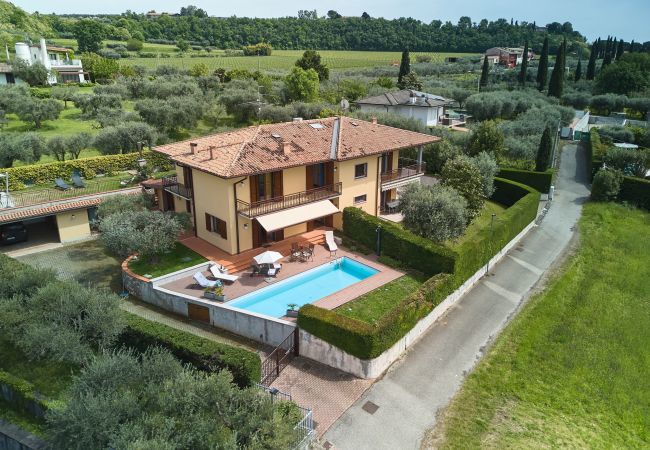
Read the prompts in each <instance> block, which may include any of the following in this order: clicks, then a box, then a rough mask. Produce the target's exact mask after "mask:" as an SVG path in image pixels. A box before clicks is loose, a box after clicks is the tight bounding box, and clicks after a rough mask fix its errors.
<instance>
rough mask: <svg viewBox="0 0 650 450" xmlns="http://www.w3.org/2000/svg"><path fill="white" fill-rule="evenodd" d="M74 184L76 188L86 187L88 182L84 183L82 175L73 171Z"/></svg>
mask: <svg viewBox="0 0 650 450" xmlns="http://www.w3.org/2000/svg"><path fill="white" fill-rule="evenodd" d="M72 185H73V186H74V187H76V188H85V187H86V184H85V183H84V180H82V179H81V175H79V174H78V173H73V174H72Z"/></svg>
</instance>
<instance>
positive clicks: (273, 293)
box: [228, 257, 378, 317]
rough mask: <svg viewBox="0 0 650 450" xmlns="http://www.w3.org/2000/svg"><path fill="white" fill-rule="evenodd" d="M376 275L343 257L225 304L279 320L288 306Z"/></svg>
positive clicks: (373, 271)
mask: <svg viewBox="0 0 650 450" xmlns="http://www.w3.org/2000/svg"><path fill="white" fill-rule="evenodd" d="M377 272H378V270H376V269H373V268H372V267H368V266H366V265H365V264H361V263H359V262H356V261H354V260H352V259H349V258H346V257H343V258H339V259H337V260H335V261H332V262H330V263H328V264H323V265H322V266H318V267H316V268H314V269H311V270H308V271H307V272H303V273H301V274H298V275H295V276H293V277H291V278H287V279H286V280H282V281H280V282H278V283H275V284H272V285H270V286H268V287H265V288H262V289H260V290H258V291H255V292H251V293H250V294H246V295H243V296H241V297H239V298H237V299H235V300H233V301H231V302H228V306H234V307H235V308H240V309H245V310H247V311H252V312H256V313H258V314H264V315H267V316H271V317H282V316H284V315H285V314H286V312H287V305H288V304H289V303H295V304H296V305H298V308H300V307H301V306H302V305H305V304H307V303H313V302H315V301H316V300H320V299H321V298H324V297H327V296H328V295H331V294H333V293H335V292H337V291H340V290H341V289H343V288H346V287H348V286H350V285H352V284H354V283H358V282H359V281H361V280H364V279H366V278H368V277H370V276H372V275H374V274H376V273H377Z"/></svg>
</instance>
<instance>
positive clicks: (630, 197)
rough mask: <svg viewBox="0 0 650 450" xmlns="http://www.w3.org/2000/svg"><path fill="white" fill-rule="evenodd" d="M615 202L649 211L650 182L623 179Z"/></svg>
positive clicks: (631, 178)
mask: <svg viewBox="0 0 650 450" xmlns="http://www.w3.org/2000/svg"><path fill="white" fill-rule="evenodd" d="M617 200H618V201H621V202H628V203H631V204H633V205H635V206H638V207H639V208H643V209H647V210H649V211H650V181H648V180H643V179H641V178H634V177H623V183H621V190H620V192H619V193H618V197H617Z"/></svg>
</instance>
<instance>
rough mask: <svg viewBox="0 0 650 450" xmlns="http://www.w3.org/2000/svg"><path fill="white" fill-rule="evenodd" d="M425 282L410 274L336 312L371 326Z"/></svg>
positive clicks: (341, 307) (349, 303)
mask: <svg viewBox="0 0 650 450" xmlns="http://www.w3.org/2000/svg"><path fill="white" fill-rule="evenodd" d="M424 281H425V277H423V276H421V275H414V274H408V275H404V276H403V277H400V278H398V279H396V280H394V281H391V282H390V283H386V284H385V285H383V286H382V287H379V288H377V289H375V290H374V291H370V292H368V293H367V294H364V295H362V296H361V297H357V298H355V299H354V300H352V301H351V302H348V303H346V304H344V305H341V306H340V307H338V308H336V312H337V313H339V314H341V315H343V316H347V317H351V318H352V319H357V320H361V321H362V322H367V323H370V324H373V323H375V322H376V321H377V320H379V319H380V318H381V317H382V316H383V315H384V314H386V313H387V312H388V311H390V310H391V309H393V308H394V307H395V302H397V301H399V300H400V299H401V298H403V297H406V296H407V295H409V294H411V293H413V292H415V291H416V290H417V289H418V288H419V287H420V285H421V284H422V283H423V282H424Z"/></svg>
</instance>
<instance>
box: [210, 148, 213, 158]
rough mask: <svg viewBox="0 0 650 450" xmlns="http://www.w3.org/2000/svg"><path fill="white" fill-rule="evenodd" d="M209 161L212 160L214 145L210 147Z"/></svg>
mask: <svg viewBox="0 0 650 450" xmlns="http://www.w3.org/2000/svg"><path fill="white" fill-rule="evenodd" d="M210 159H214V145H211V146H210Z"/></svg>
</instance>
